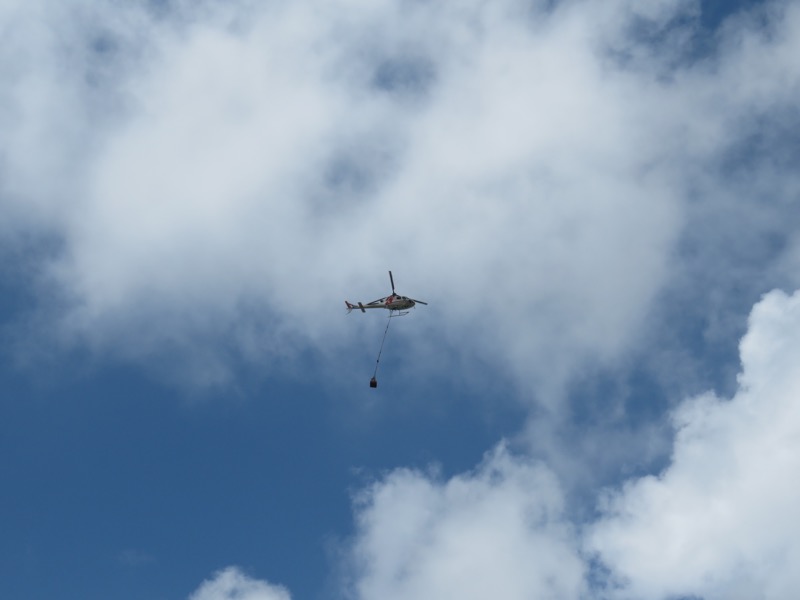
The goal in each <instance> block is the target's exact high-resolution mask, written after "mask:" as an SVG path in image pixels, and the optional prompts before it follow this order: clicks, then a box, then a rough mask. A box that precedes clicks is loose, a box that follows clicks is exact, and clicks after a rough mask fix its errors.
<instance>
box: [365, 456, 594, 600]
mask: <svg viewBox="0 0 800 600" xmlns="http://www.w3.org/2000/svg"><path fill="white" fill-rule="evenodd" d="M357 508H358V528H357V539H356V542H355V544H354V547H353V550H352V556H353V562H352V565H351V566H352V569H353V571H352V574H353V577H354V580H353V589H352V592H353V594H354V596H355V597H356V598H359V599H364V600H367V599H377V598H386V599H391V598H443V597H458V598H486V597H489V596H491V597H503V598H510V599H514V598H519V599H522V598H577V597H579V596H580V594H581V593H582V590H584V575H585V569H584V565H583V562H582V560H581V558H580V556H579V555H578V552H577V548H578V545H577V542H576V537H575V533H574V531H573V529H572V528H571V527H570V525H569V524H568V522H567V521H566V520H565V518H564V506H563V498H562V495H561V491H560V489H559V486H558V483H557V481H556V479H555V477H554V476H553V474H552V473H550V472H549V471H548V470H547V468H545V467H544V466H542V465H539V464H536V463H534V462H531V461H528V460H526V459H523V458H520V457H517V456H514V455H512V454H511V453H510V452H509V451H508V450H507V449H506V447H505V445H503V444H501V445H500V446H498V447H497V448H495V449H494V450H493V451H492V452H490V453H488V454H487V456H486V457H485V459H484V461H483V462H482V464H481V465H480V466H479V467H478V468H477V469H476V470H475V471H474V472H472V473H467V474H464V475H460V476H457V477H453V478H452V479H450V480H448V481H442V480H440V479H439V478H438V477H436V476H435V474H430V473H422V472H419V471H411V470H407V469H401V470H397V471H394V472H393V473H391V474H390V475H389V476H388V477H386V478H385V479H384V480H382V481H380V482H378V483H376V484H375V485H373V486H372V487H370V488H368V489H367V490H365V491H364V492H363V493H362V495H361V496H360V498H359V499H358V503H357Z"/></svg>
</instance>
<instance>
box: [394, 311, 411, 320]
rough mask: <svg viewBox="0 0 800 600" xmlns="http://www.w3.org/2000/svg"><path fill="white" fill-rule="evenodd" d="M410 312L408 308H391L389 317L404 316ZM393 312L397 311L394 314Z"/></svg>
mask: <svg viewBox="0 0 800 600" xmlns="http://www.w3.org/2000/svg"><path fill="white" fill-rule="evenodd" d="M410 312H411V311H410V310H403V311H400V310H392V311H390V312H389V318H390V319H392V318H394V317H405V316H406V315H407V314H408V313H410ZM394 313H397V314H394Z"/></svg>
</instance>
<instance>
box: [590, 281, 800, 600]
mask: <svg viewBox="0 0 800 600" xmlns="http://www.w3.org/2000/svg"><path fill="white" fill-rule="evenodd" d="M798 340H800V292H796V293H795V294H794V295H793V296H791V297H790V296H787V295H785V294H783V293H782V292H771V293H770V294H768V295H767V296H765V297H764V299H763V300H762V301H761V302H760V303H759V304H758V305H756V307H755V308H754V309H753V312H752V315H751V318H750V324H749V331H748V333H747V335H746V336H745V337H744V338H743V339H742V342H741V357H742V373H741V375H740V378H739V386H740V387H739V391H738V392H737V393H736V395H735V396H734V397H733V398H732V399H730V400H725V399H720V398H717V397H715V396H714V395H712V394H706V395H703V396H700V397H698V398H695V399H693V400H690V401H687V402H685V403H683V404H682V405H681V406H680V407H679V408H678V410H677V411H676V412H675V415H674V422H675V426H676V428H677V433H676V438H675V446H674V451H673V456H672V461H671V464H670V466H669V467H668V468H667V469H666V470H665V471H664V472H663V473H662V474H660V475H659V476H657V477H653V476H650V477H645V478H643V479H640V480H635V481H631V482H630V483H629V484H628V485H626V486H625V487H624V488H623V489H622V490H620V491H618V492H614V493H611V494H610V495H609V496H608V498H607V503H606V506H605V512H606V516H605V517H604V518H603V519H602V520H600V521H599V522H598V523H597V524H596V526H595V527H594V531H593V533H592V534H591V536H590V537H589V542H590V546H591V547H592V548H593V549H594V550H596V551H597V552H598V553H599V556H600V558H601V559H602V560H603V562H604V563H605V564H606V565H607V566H608V567H609V568H610V569H611V572H612V574H613V579H614V580H615V581H616V582H617V585H618V586H619V590H618V596H619V597H626V598H627V597H636V598H643V599H650V598H667V597H675V596H684V595H685V596H700V597H703V598H706V599H707V600H713V599H715V598H720V599H721V598H765V599H767V600H769V599H776V600H777V599H783V598H789V597H791V596H792V595H793V594H794V592H795V590H797V588H798V585H800V575H798V572H797V569H795V568H794V565H796V564H798V561H800V545H798V542H797V540H798V539H800V525H798V522H799V521H798V515H799V514H800V513H799V512H798V506H800V486H798V485H797V481H796V473H797V472H798V470H799V469H800V416H799V415H800V372H798V370H797V364H798V362H799V361H800V342H799V341H798Z"/></svg>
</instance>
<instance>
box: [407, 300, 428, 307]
mask: <svg viewBox="0 0 800 600" xmlns="http://www.w3.org/2000/svg"><path fill="white" fill-rule="evenodd" d="M409 300H411V301H412V302H416V303H417V304H424V305H425V306H428V303H427V302H423V301H422V300H414V299H413V298H409Z"/></svg>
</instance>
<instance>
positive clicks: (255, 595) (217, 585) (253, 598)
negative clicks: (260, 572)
mask: <svg viewBox="0 0 800 600" xmlns="http://www.w3.org/2000/svg"><path fill="white" fill-rule="evenodd" d="M290 599H291V596H290V594H289V592H288V591H287V590H286V589H285V588H283V587H281V586H276V585H272V584H270V583H267V582H266V581H261V580H259V579H253V578H251V577H248V576H247V575H245V574H244V573H242V572H241V571H240V570H239V569H237V568H236V567H228V568H227V569H224V570H222V571H220V572H219V573H217V574H215V575H214V577H213V578H212V579H209V580H208V581H205V582H203V584H202V585H201V586H200V587H199V588H197V590H196V591H195V592H194V593H193V594H192V595H191V596H189V600H290Z"/></svg>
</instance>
